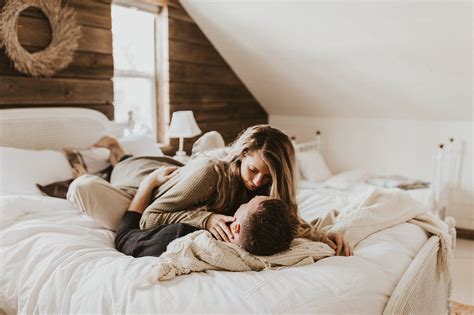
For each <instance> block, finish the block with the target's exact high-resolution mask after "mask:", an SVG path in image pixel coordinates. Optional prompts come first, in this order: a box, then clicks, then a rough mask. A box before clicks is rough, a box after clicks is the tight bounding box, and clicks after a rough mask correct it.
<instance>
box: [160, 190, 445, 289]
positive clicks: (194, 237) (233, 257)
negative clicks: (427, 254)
mask: <svg viewBox="0 0 474 315" xmlns="http://www.w3.org/2000/svg"><path fill="white" fill-rule="evenodd" d="M403 222H409V223H413V224H416V225H418V226H420V227H422V228H423V229H424V230H425V231H427V232H428V233H430V234H434V235H437V236H439V238H440V240H441V242H440V251H439V256H438V259H439V266H440V267H441V268H442V271H443V272H447V274H448V275H449V268H448V262H449V257H450V255H451V246H450V239H449V236H448V227H447V225H446V224H445V223H444V222H442V221H441V220H439V219H438V218H436V217H435V216H433V215H432V214H428V213H427V209H426V208H424V207H423V206H422V205H421V204H420V203H419V202H418V201H416V200H414V199H412V198H411V197H410V196H409V195H408V194H407V193H406V192H403V191H400V190H381V189H374V190H372V191H370V192H368V193H367V195H365V196H362V197H361V198H359V199H358V200H355V201H354V202H352V203H351V204H350V205H349V206H348V207H346V208H345V209H344V210H343V212H342V213H341V214H340V215H337V212H332V213H330V215H329V216H328V217H327V218H326V219H325V220H322V226H321V228H322V230H323V231H326V232H340V233H342V235H343V237H344V238H345V240H346V241H347V242H348V243H349V245H350V246H351V247H352V248H354V247H355V246H356V245H357V244H358V243H359V242H360V241H361V240H363V239H364V238H366V237H368V236H369V235H371V234H373V233H375V232H378V231H380V230H383V229H386V228H389V227H391V226H395V225H398V224H400V223H403ZM332 255H334V251H333V250H332V249H331V248H330V247H329V246H327V245H326V244H324V243H320V242H313V241H309V240H306V239H301V238H297V239H295V240H294V241H293V242H292V243H291V247H290V249H289V250H288V251H286V252H283V253H279V254H276V255H272V256H266V257H263V256H254V255H251V254H249V253H247V252H246V251H244V250H242V249H241V248H240V247H239V246H237V245H234V244H229V243H224V242H220V241H217V240H215V239H214V238H213V237H212V236H211V234H210V233H209V232H207V231H204V230H203V231H197V232H194V233H192V234H189V235H186V236H185V237H182V238H179V239H176V240H175V241H173V242H172V243H170V244H169V245H168V248H167V251H166V252H165V253H163V255H161V256H160V257H159V258H157V264H156V265H155V266H153V268H152V271H153V280H154V281H159V280H169V279H172V278H174V277H176V276H179V275H183V274H188V273H191V272H193V271H194V272H195V271H204V270H227V271H251V270H254V271H260V270H263V269H279V268H285V267H293V266H302V265H306V264H311V263H314V262H315V261H317V260H318V259H321V258H324V257H328V256H332Z"/></svg>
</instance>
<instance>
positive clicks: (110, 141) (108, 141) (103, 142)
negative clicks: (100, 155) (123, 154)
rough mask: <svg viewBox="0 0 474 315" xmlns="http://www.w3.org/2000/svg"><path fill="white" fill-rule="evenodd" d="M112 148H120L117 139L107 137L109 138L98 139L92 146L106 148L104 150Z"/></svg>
mask: <svg viewBox="0 0 474 315" xmlns="http://www.w3.org/2000/svg"><path fill="white" fill-rule="evenodd" d="M114 146H120V145H119V143H118V141H117V139H115V138H112V137H109V136H104V137H102V138H100V139H99V141H97V142H96V143H95V144H94V147H98V148H106V149H111V148H112V147H114Z"/></svg>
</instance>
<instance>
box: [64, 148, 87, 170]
mask: <svg viewBox="0 0 474 315" xmlns="http://www.w3.org/2000/svg"><path fill="white" fill-rule="evenodd" d="M63 152H64V154H65V155H66V158H67V160H68V162H69V165H71V167H72V168H74V165H81V166H82V167H83V168H84V169H85V170H86V172H87V165H86V163H84V159H83V158H82V155H81V154H80V153H79V152H77V151H76V150H71V149H63Z"/></svg>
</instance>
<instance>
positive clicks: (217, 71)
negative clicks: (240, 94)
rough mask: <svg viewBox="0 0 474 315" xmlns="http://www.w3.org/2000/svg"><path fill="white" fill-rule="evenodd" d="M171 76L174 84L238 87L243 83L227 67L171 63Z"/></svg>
mask: <svg viewBox="0 0 474 315" xmlns="http://www.w3.org/2000/svg"><path fill="white" fill-rule="evenodd" d="M169 75H170V78H171V80H172V81H174V82H183V83H208V84H220V85H231V86H237V85H242V82H241V81H240V80H239V78H238V77H237V76H236V75H235V74H234V72H233V71H232V70H231V69H230V68H229V67H227V66H225V67H224V66H209V65H200V64H193V63H186V62H180V61H170V62H169Z"/></svg>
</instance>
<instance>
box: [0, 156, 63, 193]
mask: <svg viewBox="0 0 474 315" xmlns="http://www.w3.org/2000/svg"><path fill="white" fill-rule="evenodd" d="M0 173H1V174H2V175H1V181H0V196H6V195H40V196H41V195H42V194H41V192H40V190H39V189H38V188H37V187H36V184H37V183H38V184H41V185H46V184H49V183H52V182H57V181H64V180H67V179H70V178H71V177H72V173H71V166H70V165H69V163H68V161H67V159H66V157H65V155H64V153H63V152H61V151H54V150H26V149H18V148H11V147H0Z"/></svg>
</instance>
